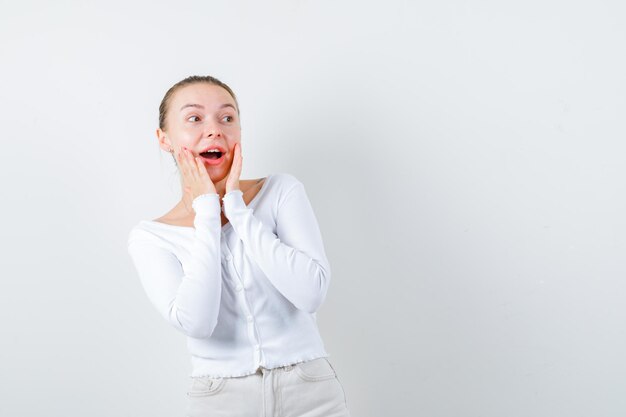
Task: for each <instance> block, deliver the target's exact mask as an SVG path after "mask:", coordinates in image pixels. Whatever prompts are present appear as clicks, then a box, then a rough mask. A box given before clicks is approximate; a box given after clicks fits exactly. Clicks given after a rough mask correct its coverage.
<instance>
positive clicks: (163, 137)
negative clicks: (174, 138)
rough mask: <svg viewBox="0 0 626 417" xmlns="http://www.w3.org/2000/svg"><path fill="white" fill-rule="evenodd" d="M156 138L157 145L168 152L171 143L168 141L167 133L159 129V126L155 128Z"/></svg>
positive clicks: (171, 147)
mask: <svg viewBox="0 0 626 417" xmlns="http://www.w3.org/2000/svg"><path fill="white" fill-rule="evenodd" d="M156 136H157V140H158V141H159V147H160V148H161V149H162V150H164V151H165V152H169V151H170V149H173V146H172V143H171V142H170V140H169V138H168V137H167V134H166V133H165V132H164V131H163V130H161V128H160V127H159V128H157V130H156Z"/></svg>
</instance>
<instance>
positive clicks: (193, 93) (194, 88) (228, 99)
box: [171, 83, 236, 112]
mask: <svg viewBox="0 0 626 417" xmlns="http://www.w3.org/2000/svg"><path fill="white" fill-rule="evenodd" d="M225 103H230V104H232V105H233V106H235V107H236V104H235V100H233V98H232V96H231V95H230V93H229V92H228V91H226V90H225V89H224V88H222V87H220V86H219V85H213V84H207V83H195V84H189V85H186V86H184V87H181V88H180V89H178V91H176V92H175V93H174V95H173V96H172V101H171V105H172V110H174V111H176V112H178V111H179V109H180V108H181V107H182V106H184V105H185V104H200V105H202V106H205V107H206V108H211V107H219V106H221V105H222V104H225Z"/></svg>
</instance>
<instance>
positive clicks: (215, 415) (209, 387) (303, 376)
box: [186, 358, 350, 417]
mask: <svg viewBox="0 0 626 417" xmlns="http://www.w3.org/2000/svg"><path fill="white" fill-rule="evenodd" d="M190 378H191V380H192V381H191V385H190V388H189V392H187V398H188V403H187V414H186V415H187V417H231V416H232V417H318V416H319V417H322V416H323V417H350V413H349V412H348V407H347V403H346V395H345V392H344V390H343V386H342V385H341V383H340V382H339V379H338V378H337V373H336V372H335V369H334V368H333V366H332V365H331V364H330V362H329V361H328V359H327V358H318V359H313V360H310V361H306V362H301V363H297V364H295V365H287V366H283V367H280V368H274V369H266V368H260V369H259V370H258V371H257V373H256V374H253V375H247V376H243V377H233V378H211V377H207V376H205V377H190Z"/></svg>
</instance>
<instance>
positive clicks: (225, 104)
mask: <svg viewBox="0 0 626 417" xmlns="http://www.w3.org/2000/svg"><path fill="white" fill-rule="evenodd" d="M187 107H197V108H199V109H204V106H202V105H200V104H194V103H190V104H185V105H184V106H183V107H181V108H180V111H183V110H184V109H186V108H187ZM224 107H232V108H233V110H237V109H236V108H235V106H233V105H232V104H230V103H224V104H222V105H221V106H220V109H223V108H224Z"/></svg>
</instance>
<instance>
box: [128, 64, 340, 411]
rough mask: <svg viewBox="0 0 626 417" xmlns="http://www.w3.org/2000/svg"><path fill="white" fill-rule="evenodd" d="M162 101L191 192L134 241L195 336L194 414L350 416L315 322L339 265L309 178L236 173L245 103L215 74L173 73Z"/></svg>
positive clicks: (177, 321)
mask: <svg viewBox="0 0 626 417" xmlns="http://www.w3.org/2000/svg"><path fill="white" fill-rule="evenodd" d="M159 110H160V114H159V128H158V129H157V131H156V135H157V138H158V141H159V146H160V147H161V149H163V150H165V151H167V152H171V153H172V155H173V156H174V160H175V162H176V165H177V166H178V169H179V171H180V173H181V187H182V198H181V200H180V202H178V204H176V205H175V206H174V208H172V209H171V210H170V211H169V212H167V213H166V214H164V215H163V216H161V217H159V218H158V219H154V220H141V221H140V222H139V223H138V224H137V225H135V226H134V227H133V228H132V230H131V231H130V234H129V237H128V251H129V254H130V256H131V258H132V261H133V263H134V265H135V268H136V270H137V273H138V275H139V278H140V280H141V283H142V286H143V288H144V289H145V291H146V294H147V296H148V298H149V300H150V302H151V303H152V304H153V305H154V307H156V309H157V310H158V312H159V313H160V314H161V315H162V316H163V317H164V318H165V319H166V320H167V321H168V322H169V323H171V324H172V325H173V326H174V327H175V328H176V329H178V330H179V331H181V332H182V333H184V334H185V335H186V336H187V346H188V349H189V352H190V354H191V364H192V373H191V375H190V378H191V381H190V386H189V391H188V393H187V396H188V397H187V398H188V409H187V415H188V416H191V417H195V416H197V417H200V416H205V417H209V416H217V415H219V416H237V417H247V416H250V417H252V416H255V417H257V416H288V417H298V416H306V417H315V416H320V417H321V416H324V417H340V416H342V417H343V416H349V415H350V414H349V412H348V409H347V405H346V397H345V394H344V390H343V387H342V385H341V384H340V382H339V380H338V378H337V374H336V372H335V370H334V368H333V366H332V365H331V364H330V362H329V360H328V356H329V355H328V354H327V353H326V351H325V349H324V344H323V342H322V339H321V337H320V334H319V331H318V328H317V324H316V316H315V314H316V311H317V310H318V309H319V308H320V306H321V304H322V303H323V301H324V298H325V296H326V292H327V290H328V285H329V282H330V266H329V263H328V260H327V258H326V254H325V252H324V246H323V242H322V236H321V233H320V229H319V226H318V223H317V220H316V217H315V214H314V212H313V209H312V206H311V204H310V202H309V200H308V198H307V194H306V192H305V188H304V186H303V184H302V183H301V182H300V181H299V180H298V179H297V178H295V177H294V176H293V175H291V174H287V173H274V174H271V175H268V176H267V177H265V178H259V179H250V180H243V179H239V176H240V174H241V168H242V162H243V157H242V151H241V125H240V123H239V105H238V103H237V100H236V97H235V94H234V93H233V91H232V90H231V89H230V88H229V87H228V86H227V85H226V84H224V83H222V82H221V81H219V80H217V79H216V78H213V77H210V76H192V77H188V78H186V79H184V80H182V81H180V82H178V83H176V84H175V85H174V86H172V87H171V88H170V89H169V90H168V91H167V93H166V94H165V97H164V98H163V101H162V102H161V106H160V108H159Z"/></svg>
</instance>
